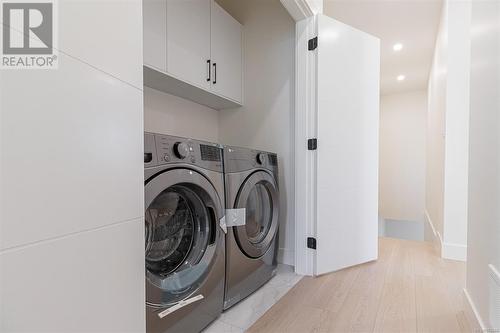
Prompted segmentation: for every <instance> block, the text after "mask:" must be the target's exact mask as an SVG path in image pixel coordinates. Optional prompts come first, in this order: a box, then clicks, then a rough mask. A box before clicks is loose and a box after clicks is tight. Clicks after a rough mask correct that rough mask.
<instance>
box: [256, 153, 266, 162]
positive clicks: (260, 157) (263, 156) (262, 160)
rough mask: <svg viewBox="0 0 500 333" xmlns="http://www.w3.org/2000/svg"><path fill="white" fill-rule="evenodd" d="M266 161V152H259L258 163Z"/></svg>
mask: <svg viewBox="0 0 500 333" xmlns="http://www.w3.org/2000/svg"><path fill="white" fill-rule="evenodd" d="M265 161H266V155H265V154H264V153H259V154H257V163H259V164H264V162H265Z"/></svg>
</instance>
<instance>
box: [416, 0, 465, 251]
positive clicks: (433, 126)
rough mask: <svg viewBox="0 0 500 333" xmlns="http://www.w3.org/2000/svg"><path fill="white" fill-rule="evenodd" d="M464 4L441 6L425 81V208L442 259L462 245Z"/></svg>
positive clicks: (462, 249)
mask: <svg viewBox="0 0 500 333" xmlns="http://www.w3.org/2000/svg"><path fill="white" fill-rule="evenodd" d="M469 27H470V3H469V2H466V1H445V2H444V4H443V9H442V19H441V22H440V29H439V35H438V38H437V41H436V49H435V53H434V62H433V67H432V70H431V73H430V78H429V87H428V89H429V111H428V112H429V114H428V138H427V151H428V152H427V181H426V185H427V197H426V198H427V199H426V208H427V213H428V217H429V218H430V220H431V222H432V224H433V226H434V228H435V230H436V232H437V233H439V234H438V239H439V241H440V242H441V254H442V256H443V257H445V258H449V259H457V260H465V258H466V252H467V248H466V244H467V191H468V189H467V188H468V181H467V173H468V128H469V72H470V40H469V38H467V36H468V31H469Z"/></svg>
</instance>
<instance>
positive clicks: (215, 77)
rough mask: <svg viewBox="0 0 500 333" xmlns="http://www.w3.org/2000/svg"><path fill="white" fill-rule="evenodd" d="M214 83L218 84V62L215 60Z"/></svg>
mask: <svg viewBox="0 0 500 333" xmlns="http://www.w3.org/2000/svg"><path fill="white" fill-rule="evenodd" d="M213 84H217V63H215V62H214V81H213Z"/></svg>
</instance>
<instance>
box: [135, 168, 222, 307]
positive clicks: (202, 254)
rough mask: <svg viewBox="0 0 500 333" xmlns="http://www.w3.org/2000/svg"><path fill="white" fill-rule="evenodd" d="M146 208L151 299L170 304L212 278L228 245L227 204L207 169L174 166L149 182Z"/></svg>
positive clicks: (156, 303)
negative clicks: (224, 238) (224, 232)
mask: <svg viewBox="0 0 500 333" xmlns="http://www.w3.org/2000/svg"><path fill="white" fill-rule="evenodd" d="M145 208H146V212H145V223H146V224H145V243H146V251H145V252H146V302H147V303H148V304H149V305H152V306H158V307H165V306H169V305H172V304H175V303H177V302H178V301H180V300H182V299H184V298H186V297H187V296H190V295H192V294H193V293H195V292H196V291H197V289H198V288H199V287H200V286H201V285H202V284H203V282H204V281H205V280H206V278H207V275H208V274H209V272H210V269H211V266H212V265H213V263H214V261H215V257H216V256H217V255H218V253H219V252H220V249H217V246H220V247H221V248H222V247H223V246H222V245H223V243H222V242H221V241H219V239H221V235H220V232H221V231H220V227H218V226H219V219H220V218H221V217H222V214H223V210H222V204H221V200H220V198H219V196H218V194H217V191H216V190H215V188H214V186H213V185H212V184H211V183H210V182H209V181H208V180H207V179H206V178H205V177H204V176H203V175H201V174H200V173H197V172H196V171H194V170H189V169H171V170H167V171H165V172H163V173H162V174H160V175H158V176H155V177H154V178H153V179H152V180H151V181H149V182H148V183H147V184H146V186H145ZM193 296H196V295H193Z"/></svg>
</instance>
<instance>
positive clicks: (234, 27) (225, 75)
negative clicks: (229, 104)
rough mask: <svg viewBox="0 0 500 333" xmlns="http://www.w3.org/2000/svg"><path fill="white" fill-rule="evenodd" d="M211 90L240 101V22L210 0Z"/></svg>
mask: <svg viewBox="0 0 500 333" xmlns="http://www.w3.org/2000/svg"><path fill="white" fill-rule="evenodd" d="M211 32H212V48H211V50H212V69H213V71H212V76H213V77H212V90H213V91H214V92H215V93H217V94H219V95H222V96H224V97H227V98H231V99H232V100H235V101H238V102H241V95H242V93H241V70H242V68H241V24H240V23H239V22H238V21H236V20H235V19H234V18H233V17H232V16H231V15H229V14H228V13H226V12H225V11H224V9H222V8H221V7H220V6H219V5H218V4H217V3H216V2H215V1H213V0H212V20H211Z"/></svg>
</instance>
